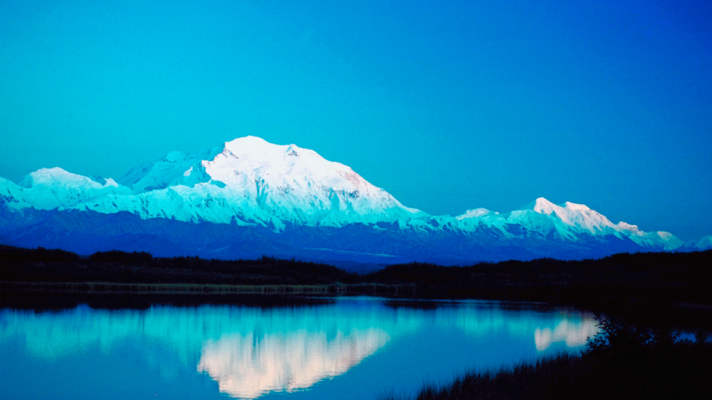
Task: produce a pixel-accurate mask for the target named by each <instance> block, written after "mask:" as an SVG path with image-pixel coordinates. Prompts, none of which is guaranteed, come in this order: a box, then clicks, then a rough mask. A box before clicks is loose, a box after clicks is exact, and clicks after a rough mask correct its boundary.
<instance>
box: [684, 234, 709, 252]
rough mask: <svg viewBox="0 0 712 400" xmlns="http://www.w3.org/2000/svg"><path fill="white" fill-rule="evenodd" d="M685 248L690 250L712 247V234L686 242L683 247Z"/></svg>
mask: <svg viewBox="0 0 712 400" xmlns="http://www.w3.org/2000/svg"><path fill="white" fill-rule="evenodd" d="M683 248H684V249H685V250H689V251H703V250H710V249H712V235H710V236H704V237H703V238H702V239H700V240H692V241H690V242H687V243H685V246H684V247H683Z"/></svg>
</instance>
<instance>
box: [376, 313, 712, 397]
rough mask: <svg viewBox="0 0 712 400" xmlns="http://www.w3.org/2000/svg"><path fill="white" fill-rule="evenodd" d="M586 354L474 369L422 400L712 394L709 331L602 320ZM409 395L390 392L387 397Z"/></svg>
mask: <svg viewBox="0 0 712 400" xmlns="http://www.w3.org/2000/svg"><path fill="white" fill-rule="evenodd" d="M602 327H603V329H602V331H601V333H600V334H599V335H598V336H597V337H595V338H590V339H589V342H588V348H587V350H586V351H585V352H584V353H583V354H582V355H581V357H576V356H571V355H568V354H567V355H561V356H558V357H555V358H550V359H545V360H540V361H537V362H535V363H529V364H527V363H525V364H521V365H519V366H517V367H515V368H513V369H506V370H503V371H500V372H497V373H484V374H483V373H472V374H468V375H466V376H464V377H461V378H459V379H457V380H455V381H454V382H453V383H451V384H447V385H444V386H426V387H425V388H423V389H422V390H421V391H420V393H419V394H418V395H417V397H416V398H417V400H455V399H473V400H486V399H577V400H581V399H597V400H598V399H675V398H677V399H693V398H699V399H704V398H707V399H708V398H712V386H710V385H709V377H710V376H712V364H710V362H709V360H710V357H712V345H711V344H710V343H709V341H708V340H707V335H705V334H702V333H698V334H697V335H696V338H695V339H693V340H690V339H687V340H678V338H676V335H675V334H674V333H671V332H670V331H649V330H645V329H642V328H635V327H631V326H621V325H616V324H613V323H611V322H605V323H603V324H602ZM395 399H404V397H403V396H400V397H399V396H397V395H389V396H385V397H384V398H383V400H395Z"/></svg>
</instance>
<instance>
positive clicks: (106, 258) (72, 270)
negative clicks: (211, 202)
mask: <svg viewBox="0 0 712 400" xmlns="http://www.w3.org/2000/svg"><path fill="white" fill-rule="evenodd" d="M354 277H355V275H354V274H351V273H348V272H346V271H343V270H340V269H338V268H336V267H333V266H330V265H325V264H318V263H313V262H304V261H296V260H280V259H276V258H272V257H262V258H261V259H257V260H231V261H227V260H215V259H204V258H200V257H172V258H164V257H153V256H152V255H151V254H149V253H145V252H133V253H128V252H123V251H106V252H97V253H94V254H92V255H91V256H89V257H80V256H78V255H77V254H74V253H71V252H67V251H63V250H47V249H43V248H38V249H21V248H16V247H10V246H0V281H4V282H113V283H181V284H183V283H196V284H234V285H245V284H248V285H275V284H285V285H295V284H302V285H316V284H330V283H334V282H343V281H353V278H354Z"/></svg>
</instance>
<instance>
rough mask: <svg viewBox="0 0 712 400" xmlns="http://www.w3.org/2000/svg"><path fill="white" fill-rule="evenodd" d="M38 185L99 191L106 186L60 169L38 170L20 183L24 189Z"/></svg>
mask: <svg viewBox="0 0 712 400" xmlns="http://www.w3.org/2000/svg"><path fill="white" fill-rule="evenodd" d="M112 182H113V180H112ZM38 185H44V186H51V185H54V186H57V185H60V186H65V187H72V188H87V189H99V188H102V187H103V186H104V184H102V183H99V182H97V181H95V180H93V179H91V178H89V177H86V176H83V175H77V174H73V173H71V172H68V171H65V170H64V169H62V168H59V167H54V168H41V169H38V170H37V171H35V172H31V173H30V174H28V175H27V176H25V177H24V178H23V179H22V180H21V181H20V186H22V187H24V188H31V187H33V186H38Z"/></svg>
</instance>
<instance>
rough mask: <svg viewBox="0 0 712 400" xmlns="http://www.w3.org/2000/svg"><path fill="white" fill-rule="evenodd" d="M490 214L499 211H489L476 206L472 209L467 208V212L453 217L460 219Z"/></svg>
mask: <svg viewBox="0 0 712 400" xmlns="http://www.w3.org/2000/svg"><path fill="white" fill-rule="evenodd" d="M490 214H499V213H496V212H494V211H490V210H488V209H486V208H476V209H474V210H467V212H465V213H464V214H461V215H458V216H457V217H455V218H457V219H458V220H460V221H462V220H464V219H470V218H479V217H483V216H485V215H490Z"/></svg>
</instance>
